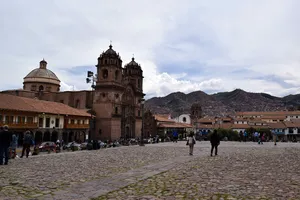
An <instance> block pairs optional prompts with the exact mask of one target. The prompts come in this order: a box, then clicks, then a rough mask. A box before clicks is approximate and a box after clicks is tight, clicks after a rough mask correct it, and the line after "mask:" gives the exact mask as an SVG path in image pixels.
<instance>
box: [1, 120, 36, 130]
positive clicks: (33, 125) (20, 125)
mask: <svg viewBox="0 0 300 200" xmlns="http://www.w3.org/2000/svg"><path fill="white" fill-rule="evenodd" d="M4 125H7V126H8V127H9V129H33V128H38V124H37V123H3V122H0V126H4Z"/></svg>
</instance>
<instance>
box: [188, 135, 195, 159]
mask: <svg viewBox="0 0 300 200" xmlns="http://www.w3.org/2000/svg"><path fill="white" fill-rule="evenodd" d="M195 144H196V139H195V137H194V133H193V132H191V133H190V135H189V137H188V139H187V143H186V145H189V147H190V155H191V156H192V155H193V151H194V145H195Z"/></svg>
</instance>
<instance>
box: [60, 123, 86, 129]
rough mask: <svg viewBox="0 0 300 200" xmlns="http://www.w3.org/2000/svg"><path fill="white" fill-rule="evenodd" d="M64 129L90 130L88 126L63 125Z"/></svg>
mask: <svg viewBox="0 0 300 200" xmlns="http://www.w3.org/2000/svg"><path fill="white" fill-rule="evenodd" d="M64 128H69V129H88V128H90V125H89V124H65V126H64Z"/></svg>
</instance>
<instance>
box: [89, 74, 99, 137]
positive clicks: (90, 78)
mask: <svg viewBox="0 0 300 200" xmlns="http://www.w3.org/2000/svg"><path fill="white" fill-rule="evenodd" d="M96 80H97V74H95V75H94V72H92V71H88V72H87V78H86V83H92V85H91V88H92V89H91V91H92V104H91V120H90V131H89V136H88V140H91V135H92V131H93V130H94V129H95V127H94V126H95V123H94V120H93V104H94V92H93V90H94V89H95V82H96Z"/></svg>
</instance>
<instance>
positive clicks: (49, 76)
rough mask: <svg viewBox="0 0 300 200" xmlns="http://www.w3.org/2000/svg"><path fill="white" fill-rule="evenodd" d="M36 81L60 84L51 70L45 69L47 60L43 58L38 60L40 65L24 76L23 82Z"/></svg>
mask: <svg viewBox="0 0 300 200" xmlns="http://www.w3.org/2000/svg"><path fill="white" fill-rule="evenodd" d="M26 82H31V83H33V82H38V83H49V84H54V85H60V80H59V79H58V77H57V76H56V75H55V73H53V72H52V71H51V70H49V69H47V62H46V61H45V60H44V59H43V60H42V61H41V62H40V67H39V68H36V69H34V70H32V71H31V72H30V73H29V74H28V75H27V76H25V77H24V83H26Z"/></svg>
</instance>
